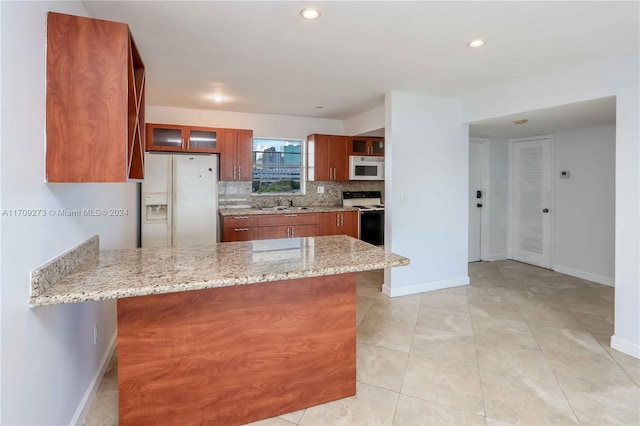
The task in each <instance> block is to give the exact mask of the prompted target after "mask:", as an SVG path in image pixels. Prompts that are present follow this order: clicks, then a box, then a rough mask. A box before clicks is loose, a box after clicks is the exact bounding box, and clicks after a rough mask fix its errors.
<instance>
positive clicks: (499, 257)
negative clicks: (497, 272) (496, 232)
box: [482, 253, 508, 262]
mask: <svg viewBox="0 0 640 426" xmlns="http://www.w3.org/2000/svg"><path fill="white" fill-rule="evenodd" d="M507 259H508V258H507V253H496V254H490V255H488V256H484V259H482V261H483V262H495V261H496V260H507Z"/></svg>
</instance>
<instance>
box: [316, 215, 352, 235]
mask: <svg viewBox="0 0 640 426" xmlns="http://www.w3.org/2000/svg"><path fill="white" fill-rule="evenodd" d="M319 232H320V235H349V236H350V237H353V238H358V212H355V211H346V212H331V213H323V214H322V215H321V216H320V231H319Z"/></svg>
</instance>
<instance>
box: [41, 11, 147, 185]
mask: <svg viewBox="0 0 640 426" xmlns="http://www.w3.org/2000/svg"><path fill="white" fill-rule="evenodd" d="M46 74H47V83H46V84H47V98H46V181H47V182H126V181H139V180H141V179H142V178H143V171H144V165H143V161H144V143H145V138H144V131H145V128H144V92H145V69H144V64H143V62H142V58H141V57H140V54H139V53H138V49H137V48H136V45H135V43H134V41H133V38H132V37H131V34H130V32H129V27H128V26H127V25H126V24H122V23H118V22H110V21H102V20H97V19H91V18H85V17H80V16H72V15H64V14H60V13H54V12H49V13H48V15H47V73H46Z"/></svg>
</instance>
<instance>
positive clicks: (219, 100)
mask: <svg viewBox="0 0 640 426" xmlns="http://www.w3.org/2000/svg"><path fill="white" fill-rule="evenodd" d="M209 97H210V98H211V99H213V100H214V101H216V102H222V101H224V96H222V95H211V96H209Z"/></svg>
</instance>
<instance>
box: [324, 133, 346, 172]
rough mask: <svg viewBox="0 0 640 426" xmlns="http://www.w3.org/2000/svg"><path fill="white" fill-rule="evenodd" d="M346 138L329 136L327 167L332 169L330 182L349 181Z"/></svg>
mask: <svg viewBox="0 0 640 426" xmlns="http://www.w3.org/2000/svg"><path fill="white" fill-rule="evenodd" d="M347 142H348V138H347V137H346V136H329V143H328V149H329V166H330V168H331V169H332V176H331V179H330V180H333V181H337V182H347V181H348V180H349V151H348V150H347V148H348V147H347Z"/></svg>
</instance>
